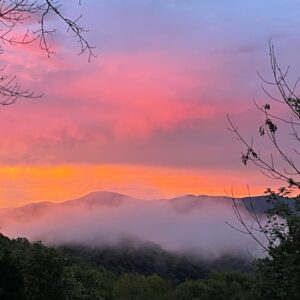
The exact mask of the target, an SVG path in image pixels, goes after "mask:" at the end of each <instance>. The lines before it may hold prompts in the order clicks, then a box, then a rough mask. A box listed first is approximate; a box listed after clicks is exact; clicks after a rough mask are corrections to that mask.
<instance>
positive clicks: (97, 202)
mask: <svg viewBox="0 0 300 300" xmlns="http://www.w3.org/2000/svg"><path fill="white" fill-rule="evenodd" d="M237 201H238V200H237ZM261 201H262V200H261ZM242 210H243V206H241V211H242ZM242 213H243V211H242ZM243 214H244V213H243ZM248 218H249V217H248V216H247V214H244V219H245V220H246V221H249V222H251V220H250V219H248ZM226 222H228V223H230V224H232V225H233V226H236V227H239V226H240V225H239V223H238V222H237V219H236V216H235V215H234V212H233V209H232V203H231V200H230V199H228V198H226V197H209V196H192V195H191V196H183V197H179V198H175V199H169V200H154V201H142V200H138V199H134V198H130V197H127V196H124V195H120V194H115V193H108V192H97V193H92V194H89V195H87V196H85V197H82V198H79V199H76V200H72V201H67V202H64V203H60V204H54V203H50V202H44V203H38V204H30V205H27V206H24V207H20V208H12V209H2V210H0V226H1V232H2V233H3V234H5V235H7V236H9V237H14V238H16V237H26V238H28V239H29V240H30V241H38V240H40V241H42V242H43V243H45V244H47V245H63V244H78V245H86V246H93V247H94V246H97V247H98V246H107V245H109V246H111V245H117V244H119V243H120V242H124V240H130V241H135V242H136V243H140V242H141V243H142V242H143V241H151V242H154V243H157V244H159V245H161V246H162V247H163V248H164V249H166V250H171V251H180V252H189V253H195V254H201V255H202V256H205V257H210V258H216V257H219V256H221V255H226V254H231V255H232V254H239V255H246V253H251V254H253V255H260V254H261V250H260V248H259V245H258V244H257V243H256V242H255V241H254V240H253V239H252V238H251V237H249V236H247V235H245V234H242V233H241V232H239V231H237V230H234V229H232V228H231V227H230V226H229V225H227V224H226Z"/></svg>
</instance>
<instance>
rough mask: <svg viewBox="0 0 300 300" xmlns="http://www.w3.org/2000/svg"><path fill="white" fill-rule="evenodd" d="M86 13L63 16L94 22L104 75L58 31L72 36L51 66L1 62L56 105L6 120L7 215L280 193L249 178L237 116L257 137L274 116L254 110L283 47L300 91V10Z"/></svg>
mask: <svg viewBox="0 0 300 300" xmlns="http://www.w3.org/2000/svg"><path fill="white" fill-rule="evenodd" d="M64 2H71V1H64ZM73 2H74V5H73V6H72V5H71V4H69V3H68V6H66V5H64V6H63V10H64V12H65V14H67V15H69V16H73V17H76V16H78V14H79V13H80V11H81V12H82V14H83V18H82V20H81V21H80V22H81V23H82V24H84V25H85V27H87V28H89V30H90V31H89V32H88V33H87V37H88V39H89V40H90V42H91V44H93V45H95V46H96V50H95V52H96V54H97V57H96V58H94V59H92V61H91V62H90V63H88V62H87V57H86V56H84V55H82V56H78V55H77V53H78V50H79V49H78V45H77V44H76V42H75V41H74V40H73V39H72V36H71V35H68V34H67V33H65V31H64V30H63V29H64V28H63V27H61V26H60V25H59V24H57V25H56V24H55V21H54V20H51V22H52V23H51V24H50V25H51V26H56V27H58V29H60V28H61V29H62V30H59V31H58V32H57V34H56V35H55V36H53V45H54V48H55V50H56V54H55V55H53V56H52V57H51V58H50V59H49V58H47V55H46V54H45V53H44V52H43V51H41V50H40V49H39V48H38V45H30V46H26V47H23V48H22V47H12V48H7V50H6V52H5V53H4V54H3V55H1V57H0V58H1V65H7V69H6V72H11V73H13V74H14V73H15V74H17V76H18V78H19V81H20V82H22V83H23V84H24V85H25V86H28V87H32V88H34V89H35V90H36V91H41V92H43V93H44V96H43V98H41V99H37V100H26V101H24V100H20V101H18V102H17V103H15V104H14V105H10V106H3V107H0V136H1V139H0V165H1V168H0V180H1V185H0V207H6V206H17V205H21V204H24V203H27V202H36V201H46V200H50V201H62V200H67V199H71V198H74V197H79V196H81V195H83V194H86V193H88V192H91V191H97V190H107V191H116V192H120V193H125V194H128V195H131V196H136V197H140V198H143V199H153V198H161V197H172V196H177V195H182V194H191V193H193V194H209V195H221V194H222V195H224V194H225V192H226V191H230V190H231V188H233V189H234V190H235V191H236V192H237V193H238V195H240V196H241V195H245V193H247V188H246V187H247V185H249V187H250V190H251V192H252V193H253V194H262V193H263V191H264V190H265V188H266V187H268V186H271V185H274V184H275V183H274V182H273V181H271V180H270V179H267V178H265V177H264V176H263V175H262V174H260V172H259V171H258V170H257V169H255V168H253V167H250V166H249V167H247V168H245V167H244V166H243V165H242V163H241V161H240V156H241V151H242V150H243V148H242V146H241V145H240V144H239V142H238V141H237V140H236V139H235V137H234V136H233V135H232V134H231V133H230V132H229V131H228V130H227V125H228V124H227V119H226V114H227V113H229V114H230V115H231V118H232V119H233V120H234V121H235V122H236V123H238V124H239V126H240V129H241V130H242V132H243V133H244V134H245V135H246V136H249V137H251V136H252V135H257V129H258V127H259V125H260V122H261V121H262V117H263V116H261V115H260V114H259V113H258V111H257V109H256V108H255V107H254V104H253V100H256V101H257V102H258V103H261V104H264V103H265V102H266V101H268V100H267V99H266V95H265V94H264V93H263V92H262V90H261V87H260V84H261V81H260V79H259V77H258V75H257V71H259V72H261V73H262V74H263V75H264V76H266V77H267V78H268V77H270V70H269V60H268V40H269V39H272V41H273V43H274V44H275V46H276V51H277V55H278V58H279V60H280V62H281V63H282V64H283V65H287V64H290V65H291V67H292V68H291V77H292V78H293V76H296V75H297V74H298V73H300V55H299V51H298V49H299V47H300V34H299V25H300V19H299V11H300V2H299V1H296V0H294V1H293V0H286V1H282V0H272V1H271V0H269V1H258V0H252V1H244V0H240V1H235V0H228V1H221V0H211V1H207V0H161V1H159V0H83V1H82V6H81V7H79V8H78V7H77V5H76V3H77V1H73ZM69 5H70V6H69ZM297 71H299V72H298V73H297ZM298 75H299V74H298ZM257 143H258V144H260V143H261V141H260V138H259V137H258V136H257Z"/></svg>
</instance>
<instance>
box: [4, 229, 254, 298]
mask: <svg viewBox="0 0 300 300" xmlns="http://www.w3.org/2000/svg"><path fill="white" fill-rule="evenodd" d="M122 251H124V256H123V254H122V253H123V252H122ZM122 256H123V258H122ZM159 256H160V257H159ZM221 261H222V260H220V262H221ZM119 263H120V265H119ZM184 265H185V266H184ZM208 265H209V264H207V267H208ZM148 268H149V269H148ZM204 270H205V269H203V263H201V264H199V262H198V263H196V261H193V259H191V258H184V257H183V256H180V255H175V254H172V253H168V252H166V251H164V250H163V249H161V248H160V247H157V246H153V245H152V246H151V247H150V246H149V245H148V246H147V247H146V246H143V247H142V248H140V249H138V248H133V249H130V247H127V249H126V247H117V248H116V249H114V248H112V247H110V248H107V247H106V248H105V249H104V248H103V249H88V248H82V247H76V248H74V247H73V248H67V247H64V248H60V249H54V248H49V247H45V246H44V245H42V244H41V243H33V244H31V243H29V242H28V241H27V240H26V239H21V238H20V239H16V240H11V239H9V238H7V237H5V236H3V235H0V299H1V300H41V299H43V300H44V299H46V300H47V299H58V300H104V299H107V300H135V299H136V300H153V299H155V300H169V299H170V300H177V299H178V300H180V299H183V300H184V299H189V300H193V299H194V300H196V299H216V300H218V299H220V300H223V299H224V300H227V299H254V298H250V296H251V295H252V293H253V292H252V290H251V284H252V277H251V276H250V275H247V274H245V273H237V272H236V273H228V272H227V273H209V272H208V268H207V269H206V271H204ZM197 274H198V275H197ZM241 297H242V298H241ZM251 297H252V296H251Z"/></svg>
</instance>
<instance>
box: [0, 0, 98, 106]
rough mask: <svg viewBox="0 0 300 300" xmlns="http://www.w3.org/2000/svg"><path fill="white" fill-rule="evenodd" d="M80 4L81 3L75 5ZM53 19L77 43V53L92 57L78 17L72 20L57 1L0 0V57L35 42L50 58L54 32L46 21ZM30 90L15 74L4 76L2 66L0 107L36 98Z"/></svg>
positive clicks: (92, 48)
mask: <svg viewBox="0 0 300 300" xmlns="http://www.w3.org/2000/svg"><path fill="white" fill-rule="evenodd" d="M78 5H81V1H79V2H78ZM53 17H56V19H57V20H58V21H61V22H62V23H63V24H65V26H66V31H67V32H69V33H72V34H73V36H74V38H75V39H76V41H77V42H78V44H79V48H80V49H79V54H84V53H85V54H87V56H88V60H89V61H90V59H91V58H92V57H93V56H94V52H93V50H94V47H93V46H91V45H90V43H89V42H88V40H87V39H86V38H85V33H86V29H85V27H84V26H82V25H80V19H81V16H79V17H77V18H75V19H71V18H69V17H68V16H66V15H65V14H64V13H63V10H62V5H61V3H60V2H59V1H58V0H0V55H3V54H4V53H5V48H6V47H7V46H9V45H10V46H17V45H28V44H31V43H37V44H38V46H39V47H40V49H41V50H42V51H45V53H46V55H47V56H48V57H50V56H51V55H52V54H53V50H52V47H51V43H50V42H49V36H50V35H53V34H55V32H56V29H55V28H51V27H49V22H48V19H49V18H53ZM38 97H41V94H37V93H35V92H34V90H32V89H28V88H23V87H22V86H21V85H20V83H19V82H18V81H17V80H16V75H11V74H7V73H6V72H5V66H2V67H1V68H0V104H1V105H9V104H12V103H14V102H15V101H16V100H17V99H19V98H38Z"/></svg>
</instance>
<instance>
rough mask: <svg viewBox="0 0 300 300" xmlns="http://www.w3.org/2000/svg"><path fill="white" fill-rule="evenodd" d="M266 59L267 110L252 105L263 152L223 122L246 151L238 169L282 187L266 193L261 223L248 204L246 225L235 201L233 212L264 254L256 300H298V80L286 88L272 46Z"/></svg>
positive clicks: (285, 77) (285, 74) (286, 72)
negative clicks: (253, 170) (259, 120)
mask: <svg viewBox="0 0 300 300" xmlns="http://www.w3.org/2000/svg"><path fill="white" fill-rule="evenodd" d="M269 54H270V65H271V71H272V77H273V79H272V80H271V81H269V80H266V79H265V78H264V77H262V76H261V75H260V74H259V76H260V78H261V80H262V81H263V83H264V85H263V86H262V88H263V90H264V92H265V93H266V95H267V96H268V98H269V100H270V101H271V102H270V103H271V104H270V103H269V102H268V103H265V104H264V105H262V106H259V105H258V104H257V103H255V105H256V107H257V108H258V110H259V112H261V113H262V114H263V118H264V121H263V124H262V125H261V126H259V128H258V133H259V135H260V136H261V137H262V138H267V140H268V141H269V144H268V147H266V148H265V149H263V150H262V151H261V149H258V148H257V147H256V146H255V141H254V139H253V138H252V139H250V141H248V140H247V139H246V138H245V137H244V135H243V134H242V133H241V132H240V130H239V128H238V127H237V126H236V125H235V124H234V123H233V121H232V120H231V119H230V117H229V116H228V121H229V129H230V130H231V132H233V133H234V135H235V136H236V137H237V139H238V140H239V141H240V142H241V143H242V144H243V145H244V147H245V150H244V152H243V153H242V156H241V160H242V163H243V164H244V165H248V163H252V164H253V165H255V166H256V167H258V169H259V170H260V171H261V172H262V173H263V174H264V175H266V176H267V177H269V178H272V179H275V180H278V181H279V182H281V183H282V187H280V188H278V190H273V189H270V188H268V189H267V190H266V195H267V199H268V200H267V201H268V203H269V206H270V208H269V209H268V210H267V212H266V216H265V217H264V219H262V218H261V217H258V216H257V214H256V212H255V210H254V208H253V206H252V205H251V202H250V205H249V204H248V205H245V207H246V211H247V212H248V213H249V215H250V217H251V221H250V222H247V221H246V218H245V217H244V216H243V215H242V214H241V212H240V211H239V207H238V206H237V205H236V201H233V209H234V212H235V214H236V216H237V219H238V221H239V223H240V224H241V229H239V228H237V229H238V230H239V231H241V232H243V233H245V234H247V235H250V236H251V237H252V238H253V239H254V240H255V241H257V242H258V244H259V245H260V246H261V247H262V248H263V250H264V251H265V254H266V257H265V258H263V259H258V260H256V267H257V272H256V279H257V282H256V284H257V288H258V290H260V292H261V299H291V300H292V299H300V289H299V282H300V268H299V265H300V193H299V189H300V180H299V179H300V166H299V158H300V149H299V144H300V133H299V130H300V97H299V95H298V94H297V87H298V83H299V80H300V77H299V78H298V79H297V80H295V81H294V83H292V84H291V83H289V79H288V75H289V67H288V68H286V70H284V71H283V69H282V68H281V67H280V64H279V63H278V61H277V57H276V54H275V50H274V45H273V44H272V43H271V42H270V43H269ZM266 86H269V87H271V88H272V90H273V91H274V88H275V90H277V96H274V94H273V93H271V92H270V91H269V90H268V89H267V88H266ZM283 112H284V113H283ZM266 152H267V155H266Z"/></svg>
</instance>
